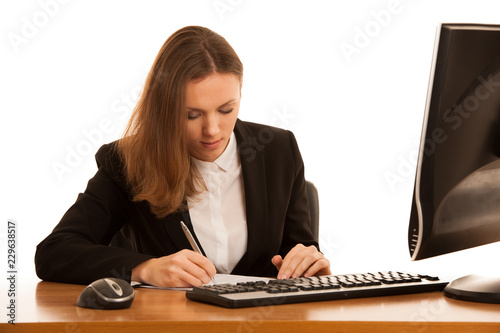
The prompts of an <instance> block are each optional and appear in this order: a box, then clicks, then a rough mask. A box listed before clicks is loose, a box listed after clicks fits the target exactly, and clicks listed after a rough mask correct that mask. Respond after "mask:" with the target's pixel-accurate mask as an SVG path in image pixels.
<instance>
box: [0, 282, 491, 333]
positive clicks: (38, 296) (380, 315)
mask: <svg viewBox="0 0 500 333" xmlns="http://www.w3.org/2000/svg"><path fill="white" fill-rule="evenodd" d="M84 288H85V286H83V285H72V284H62V283H53V282H42V281H39V280H36V279H32V280H23V279H21V280H19V281H18V282H17V286H16V289H17V290H16V291H17V294H16V298H15V302H16V303H15V305H16V314H15V316H16V320H15V323H16V324H15V325H11V324H8V323H7V320H9V318H8V317H7V316H5V315H4V316H3V318H4V319H3V320H2V322H1V323H0V331H2V332H11V331H12V332H14V331H15V332H33V331H37V332H44V331H47V332H49V331H52V332H104V330H106V331H107V332H108V331H111V332H114V331H117V332H120V333H128V332H137V331H138V330H143V331H144V330H145V331H147V332H155V331H168V332H203V333H207V332H273V333H280V332H287V333H289V332H309V331H311V332H313V331H314V332H315V333H318V332H332V330H333V329H334V330H335V332H361V331H370V332H463V331H476V330H475V329H479V328H480V331H481V332H500V304H481V303H470V302H462V301H456V300H452V299H448V298H446V297H444V296H443V294H442V293H441V292H433V293H424V294H413V295H401V296H388V297H373V298H363V299H350V300H337V301H326V302H313V303H302V304H286V305H278V306H267V307H260V308H244V309H225V308H220V307H217V306H213V305H209V304H203V303H198V302H194V301H190V300H187V299H186V298H185V295H184V294H185V293H184V292H183V291H170V290H155V289H142V288H139V289H136V296H135V300H134V303H133V304H132V306H131V307H130V308H129V309H125V310H92V309H83V308H79V307H77V306H76V305H75V303H76V299H77V298H78V295H79V294H80V292H81V291H82V290H83V289H84ZM7 289H8V288H7V284H6V283H4V282H3V283H2V296H1V297H2V300H3V302H2V304H4V305H5V304H9V302H10V299H7V292H5V291H6V290H7ZM2 308H3V309H4V312H8V310H6V308H5V307H4V306H2ZM452 330H454V331H452Z"/></svg>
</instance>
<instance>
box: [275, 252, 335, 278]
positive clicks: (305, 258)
mask: <svg viewBox="0 0 500 333" xmlns="http://www.w3.org/2000/svg"><path fill="white" fill-rule="evenodd" d="M271 261H272V263H273V264H274V266H276V268H277V269H278V270H279V272H278V279H288V278H297V277H300V276H306V277H308V276H313V275H330V274H332V273H331V271H330V262H329V261H328V259H326V258H325V257H324V256H323V253H321V252H319V251H318V249H317V248H316V247H315V246H312V245H311V246H308V247H306V246H304V245H302V244H297V245H296V246H295V247H294V248H293V249H291V250H290V252H288V253H287V255H286V256H285V258H284V259H282V258H281V256H280V255H275V256H274V257H273V258H272V260H271Z"/></svg>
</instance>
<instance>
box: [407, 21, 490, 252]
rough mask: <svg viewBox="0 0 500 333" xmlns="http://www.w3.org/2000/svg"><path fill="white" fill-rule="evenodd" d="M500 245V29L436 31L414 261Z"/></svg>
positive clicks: (414, 213) (412, 234)
mask: <svg viewBox="0 0 500 333" xmlns="http://www.w3.org/2000/svg"><path fill="white" fill-rule="evenodd" d="M496 241H500V25H479V24H442V25H440V26H439V27H438V31H437V36H436V42H435V47H434V56H433V63H432V68H431V76H430V80H429V87H428V94H427V102H426V108H425V116H424V123H423V128H422V137H421V142H420V150H419V159H418V163H417V170H416V177H415V186H414V192H413V201H412V207H411V215H410V225H409V230H408V242H409V249H410V254H411V257H412V260H419V259H424V258H429V257H433V256H437V255H441V254H445V253H449V252H454V251H458V250H462V249H466V248H471V247H475V246H479V245H484V244H488V243H492V242H496Z"/></svg>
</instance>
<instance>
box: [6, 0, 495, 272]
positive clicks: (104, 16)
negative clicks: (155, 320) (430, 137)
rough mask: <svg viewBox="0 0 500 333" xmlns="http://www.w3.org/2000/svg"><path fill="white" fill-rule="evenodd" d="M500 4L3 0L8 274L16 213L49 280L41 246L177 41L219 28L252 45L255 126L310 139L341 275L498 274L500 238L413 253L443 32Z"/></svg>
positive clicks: (324, 244) (489, 16)
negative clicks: (178, 33) (170, 42)
mask: <svg viewBox="0 0 500 333" xmlns="http://www.w3.org/2000/svg"><path fill="white" fill-rule="evenodd" d="M499 10H500V3H499V2H498V1H497V0H491V1H487V0H475V1H474V2H472V1H457V0H453V1H452V0H446V1H445V0H442V1H436V0H435V1H431V0H419V1H417V0H414V1H411V0H399V1H397V0H392V1H391V0H378V1H373V0H371V1H368V0H363V1H342V2H341V1H305V0H302V1H290V0H287V1H259V0H199V1H175V2H174V1H164V0H162V1H123V0H120V1H118V0H116V1H95V0H92V1H89V0H87V1H77V0H73V1H71V0H69V1H68V0H65V1H62V0H60V1H56V0H40V1H32V0H29V1H8V2H7V1H3V2H2V3H1V4H0V25H1V34H0V36H1V39H0V52H1V53H0V59H1V61H0V92H1V98H0V110H1V121H0V126H1V130H0V135H1V141H0V142H1V158H2V159H1V170H2V171H1V174H0V177H1V178H0V179H1V183H0V189H1V192H0V195H1V196H0V221H2V222H1V224H0V225H1V226H2V227H1V229H0V240H1V252H0V253H3V254H1V255H0V257H2V258H4V260H1V261H0V262H1V265H2V267H4V271H6V270H7V269H6V261H7V260H6V257H7V255H6V248H7V247H6V245H5V244H6V239H7V236H6V231H7V220H8V219H13V220H15V221H16V222H17V225H18V229H17V245H18V261H17V264H18V268H19V276H20V277H35V270H34V265H33V256H34V253H35V248H36V245H37V244H38V243H39V242H40V241H41V240H42V239H43V238H44V237H45V236H46V235H48V234H49V233H50V231H51V230H52V229H53V228H54V226H55V225H56V224H57V223H58V221H59V220H60V218H61V216H62V215H63V214H64V212H65V211H66V210H67V209H68V207H69V206H70V205H71V204H72V203H73V202H74V201H75V199H76V196H77V194H78V193H79V192H83V191H84V189H85V187H86V183H87V181H88V179H89V178H91V177H92V176H93V174H94V173H95V171H96V166H95V161H94V153H95V152H96V151H97V149H98V147H99V146H100V145H101V144H103V143H107V142H110V141H114V140H116V139H118V138H119V137H120V135H121V132H122V130H123V127H124V125H125V123H126V121H127V119H128V117H129V116H130V113H131V111H132V109H133V106H134V101H135V100H136V96H137V94H138V92H139V91H140V88H141V86H142V84H143V82H144V79H145V77H146V74H147V71H148V70H149V68H150V66H151V64H152V62H153V60H154V58H155V57H156V54H157V52H158V50H159V49H160V47H161V45H162V44H163V42H164V41H165V39H166V38H167V37H168V36H169V35H170V34H172V33H173V32H174V31H175V30H177V29H179V28H181V27H183V26H186V25H202V26H206V27H209V28H211V29H213V30H215V31H216V32H218V33H220V34H221V35H223V36H224V37H225V38H226V39H227V40H228V41H229V43H230V44H231V45H232V46H233V47H234V49H235V50H236V52H237V53H238V54H239V56H240V58H241V60H242V61H243V63H244V66H245V76H244V86H243V100H242V105H241V110H240V118H241V119H243V120H249V121H255V122H260V123H264V124H270V125H275V126H279V127H283V128H287V129H290V130H292V131H293V132H294V133H295V135H296V137H297V140H298V143H299V147H300V149H301V152H302V155H303V158H304V161H305V164H306V178H307V179H309V180H311V181H312V182H314V183H315V184H316V186H317V187H318V190H319V194H320V209H321V217H320V223H321V229H320V233H321V236H320V238H321V240H320V245H321V248H322V250H323V252H324V253H325V254H326V255H327V257H328V258H329V259H330V260H331V264H332V270H333V272H334V273H357V272H365V271H371V270H385V269H407V270H412V271H419V272H420V271H425V272H432V273H436V274H451V276H453V277H455V276H456V277H458V276H460V275H465V274H469V273H476V272H477V273H482V272H488V271H492V270H494V269H495V268H494V267H490V266H493V265H495V264H494V262H495V261H494V260H492V259H494V258H495V257H498V256H499V255H500V247H499V245H498V244H494V245H489V246H485V247H481V248H477V249H473V250H467V251H461V252H458V253H455V254H449V255H446V256H441V257H439V258H434V259H427V260H424V261H421V262H411V261H410V257H409V253H408V246H407V227H408V220H409V214H410V204H411V200H412V191H413V181H414V173H415V156H416V152H417V150H418V141H419V138H420V131H421V126H422V119H423V113H424V106H425V100H426V93H427V84H428V79H429V73H430V66H431V59H432V52H433V45H434V37H435V32H436V27H437V25H438V23H440V22H453V23H456V22H471V23H500V22H499V21H498V13H499ZM346 50H348V51H349V52H347V51H346ZM488 257H489V258H490V260H488V261H485V260H483V259H488ZM495 266H497V265H495Z"/></svg>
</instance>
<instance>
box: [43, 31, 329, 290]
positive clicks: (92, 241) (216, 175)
mask: <svg viewBox="0 0 500 333" xmlns="http://www.w3.org/2000/svg"><path fill="white" fill-rule="evenodd" d="M242 79H243V66H242V64H241V62H240V60H239V58H238V56H237V55H236V53H235V52H234V50H233V49H232V47H231V46H230V45H229V44H228V43H227V41H226V40H225V39H224V38H222V37H221V36H219V35H218V34H216V33H214V32H213V31H211V30H209V29H207V28H203V27H195V26H193V27H185V28H183V29H180V30H178V31H177V32H175V33H174V34H173V35H172V36H170V37H169V38H168V39H167V41H166V42H165V44H164V45H163V47H162V49H161V50H160V52H159V54H158V56H157V58H156V60H155V62H154V64H153V67H152V69H151V71H150V73H149V75H148V78H147V80H146V83H145V86H144V91H143V93H142V95H141V98H140V100H139V102H138V104H137V107H136V109H135V110H134V113H133V115H132V117H131V119H130V121H129V124H128V127H127V129H126V131H125V134H124V137H123V138H122V139H121V140H119V141H117V142H114V143H111V144H108V145H104V146H103V147H101V148H100V149H99V151H98V152H97V154H96V160H97V164H98V171H97V173H96V175H95V176H94V177H93V178H92V179H91V180H90V181H89V183H88V186H87V189H86V190H85V192H84V193H82V194H80V195H79V197H78V199H77V201H76V202H75V204H74V205H73V206H72V207H71V208H70V209H69V210H68V211H67V212H66V214H65V215H64V216H63V218H62V219H61V221H60V222H59V224H58V225H57V226H56V228H55V229H54V230H53V232H52V233H51V234H50V235H49V236H48V237H47V238H46V239H45V240H43V241H42V242H41V243H40V244H39V245H38V247H37V252H36V255H35V263H36V271H37V274H38V276H39V277H40V278H42V279H45V280H53V281H61V282H70V283H84V284H86V283H89V282H91V281H93V280H96V279H98V278H102V277H106V276H115V277H121V278H124V279H126V280H129V281H130V280H134V281H139V282H144V283H149V284H152V285H156V286H170V287H185V286H197V285H201V284H204V283H208V282H209V281H210V279H211V277H213V276H214V275H215V273H216V271H217V272H220V273H233V274H241V275H253V276H274V275H276V274H277V277H278V278H289V277H297V276H302V275H305V276H311V275H324V274H330V264H329V262H328V260H327V259H326V258H324V256H323V255H322V254H321V252H319V251H318V244H317V243H316V241H314V239H313V236H312V233H311V231H310V228H309V224H310V218H309V211H308V203H307V196H306V193H305V180H304V166H303V162H302V159H301V156H300V152H299V150H298V147H297V143H296V141H295V138H294V136H293V134H292V133H291V132H289V131H285V130H280V129H277V128H272V127H268V126H264V125H258V124H253V123H247V122H243V121H241V120H239V119H238V118H237V117H238V111H239V105H240V98H241V84H242ZM180 221H184V223H186V224H187V225H188V226H189V228H190V229H191V231H192V232H194V234H195V238H196V240H197V242H198V243H199V244H200V245H201V247H202V248H203V249H204V254H205V255H206V256H204V255H201V254H199V253H196V252H194V251H192V250H191V246H190V244H189V242H188V240H187V239H186V237H185V236H184V234H183V232H182V229H181V225H180ZM120 232H121V233H122V234H123V235H124V236H125V238H127V239H128V241H129V242H130V244H131V247H132V248H131V249H125V248H122V247H115V246H109V244H110V241H111V240H112V238H113V237H114V236H115V234H117V233H120Z"/></svg>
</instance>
